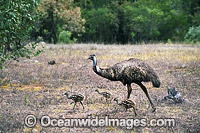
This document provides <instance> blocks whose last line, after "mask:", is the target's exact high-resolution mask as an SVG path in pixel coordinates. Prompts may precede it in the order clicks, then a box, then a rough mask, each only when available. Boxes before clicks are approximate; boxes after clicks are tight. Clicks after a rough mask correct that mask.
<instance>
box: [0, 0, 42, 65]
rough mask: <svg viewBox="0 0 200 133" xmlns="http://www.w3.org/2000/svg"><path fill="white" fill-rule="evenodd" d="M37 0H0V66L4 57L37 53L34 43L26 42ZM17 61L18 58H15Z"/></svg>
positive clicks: (34, 15) (28, 37)
mask: <svg viewBox="0 0 200 133" xmlns="http://www.w3.org/2000/svg"><path fill="white" fill-rule="evenodd" d="M36 6H37V0H12V1H8V0H0V32H1V34H0V38H1V39H0V68H2V67H3V64H4V62H5V61H6V59H14V60H17V59H18V58H19V57H27V58H30V55H31V54H34V55H38V54H39V53H40V52H41V51H40V50H35V48H36V46H37V45H36V44H35V43H28V41H29V40H30V33H31V32H32V29H33V28H34V24H35V22H36V21H37V15H36V14H35V12H34V11H35V8H36ZM17 61H18V60H17Z"/></svg>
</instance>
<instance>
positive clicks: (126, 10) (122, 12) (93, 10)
mask: <svg viewBox="0 0 200 133" xmlns="http://www.w3.org/2000/svg"><path fill="white" fill-rule="evenodd" d="M37 9H38V11H40V12H42V17H41V18H40V21H39V22H38V25H39V26H38V27H37V30H36V31H34V32H33V33H32V38H34V39H37V37H38V36H41V37H42V38H43V39H44V41H46V42H48V43H57V42H59V41H58V36H59V34H60V32H62V31H63V30H66V31H68V32H71V38H70V39H71V40H72V39H73V38H76V39H77V41H78V42H81V43H88V42H93V43H104V44H105V43H109V44H110V43H119V44H126V43H141V42H145V43H149V42H171V41H173V42H177V41H178V42H183V41H186V42H198V41H199V39H198V38H199V32H196V30H191V29H190V27H193V29H196V28H198V26H200V15H199V14H200V2H199V1H198V0H190V1H188V0H167V1H166V0H148V1H147V0H106V1H104V0H41V2H39V5H38V8H37ZM189 29H190V30H189ZM197 30H198V29H197ZM187 32H189V33H188V34H190V35H191V36H192V37H194V36H195V38H190V36H188V34H187V36H186V37H185V35H186V33H187ZM194 34H197V36H196V35H194ZM184 37H185V38H184ZM193 39H195V40H197V41H193Z"/></svg>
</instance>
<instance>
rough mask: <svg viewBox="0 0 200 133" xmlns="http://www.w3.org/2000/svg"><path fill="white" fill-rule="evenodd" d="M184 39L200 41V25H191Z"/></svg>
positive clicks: (191, 41)
mask: <svg viewBox="0 0 200 133" xmlns="http://www.w3.org/2000/svg"><path fill="white" fill-rule="evenodd" d="M184 39H185V42H187V43H196V42H200V26H197V27H190V28H189V30H188V32H187V33H186V34H185V37H184Z"/></svg>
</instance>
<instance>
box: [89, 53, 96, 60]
mask: <svg viewBox="0 0 200 133" xmlns="http://www.w3.org/2000/svg"><path fill="white" fill-rule="evenodd" d="M95 58H96V57H95V55H94V54H91V55H90V56H89V57H88V59H90V60H92V61H94V59H95Z"/></svg>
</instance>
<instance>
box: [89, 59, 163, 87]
mask: <svg viewBox="0 0 200 133" xmlns="http://www.w3.org/2000/svg"><path fill="white" fill-rule="evenodd" d="M93 70H94V72H95V73H96V74H98V75H100V76H102V77H104V78H107V79H109V80H111V81H121V82H122V83H123V84H124V85H126V84H131V83H133V82H142V81H143V82H149V81H151V82H152V84H153V86H154V87H160V81H159V78H158V76H157V75H156V73H155V72H154V70H153V69H152V68H151V67H150V66H149V65H148V64H146V63H145V62H144V61H142V60H139V59H135V58H131V59H129V60H125V61H122V62H120V63H117V64H115V65H114V66H112V67H110V68H108V69H101V68H99V67H98V66H93Z"/></svg>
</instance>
